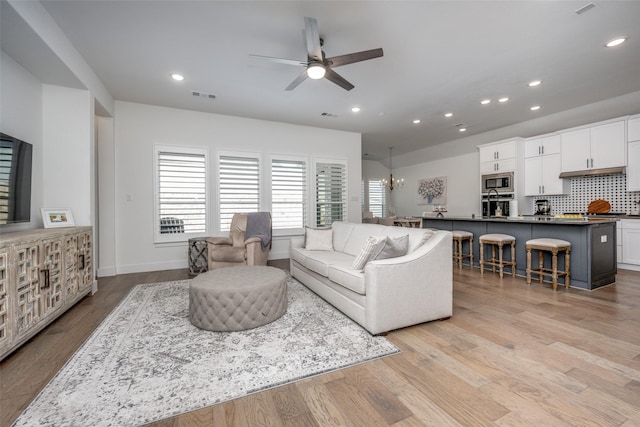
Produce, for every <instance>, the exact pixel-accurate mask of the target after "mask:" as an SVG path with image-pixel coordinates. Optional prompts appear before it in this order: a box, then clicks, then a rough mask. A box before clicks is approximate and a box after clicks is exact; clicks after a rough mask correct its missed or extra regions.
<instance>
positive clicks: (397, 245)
mask: <svg viewBox="0 0 640 427" xmlns="http://www.w3.org/2000/svg"><path fill="white" fill-rule="evenodd" d="M408 250H409V235H408V234H405V235H404V236H400V237H389V236H387V238H386V239H385V240H384V247H383V248H382V250H381V251H380V253H379V254H378V256H377V257H376V258H375V259H387V258H396V257H399V256H404V255H406V254H407V251H408Z"/></svg>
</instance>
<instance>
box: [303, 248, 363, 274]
mask: <svg viewBox="0 0 640 427" xmlns="http://www.w3.org/2000/svg"><path fill="white" fill-rule="evenodd" d="M352 262H353V257H352V256H351V255H347V254H344V253H342V252H336V251H307V257H306V260H305V264H304V266H305V267H307V268H308V269H309V270H312V271H315V272H316V273H318V274H320V275H322V276H324V277H329V266H331V265H334V264H347V265H351V263H352Z"/></svg>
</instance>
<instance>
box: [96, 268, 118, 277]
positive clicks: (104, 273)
mask: <svg viewBox="0 0 640 427" xmlns="http://www.w3.org/2000/svg"><path fill="white" fill-rule="evenodd" d="M96 274H97V275H98V277H111V276H115V275H116V268H115V267H102V268H98V271H97V272H96Z"/></svg>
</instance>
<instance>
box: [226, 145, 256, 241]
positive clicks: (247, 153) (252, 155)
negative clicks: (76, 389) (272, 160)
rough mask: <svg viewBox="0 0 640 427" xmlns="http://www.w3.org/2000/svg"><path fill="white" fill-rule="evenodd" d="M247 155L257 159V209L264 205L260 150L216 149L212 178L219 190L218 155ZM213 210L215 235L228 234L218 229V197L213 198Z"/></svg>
mask: <svg viewBox="0 0 640 427" xmlns="http://www.w3.org/2000/svg"><path fill="white" fill-rule="evenodd" d="M226 156H228V157H249V158H256V159H258V167H259V174H258V180H259V181H258V182H259V184H260V191H259V194H258V205H259V206H258V211H260V210H262V209H263V206H266V205H265V197H264V193H265V189H264V188H263V187H264V186H263V185H262V184H263V183H264V182H266V181H265V178H264V177H265V175H264V174H265V166H264V159H263V155H262V153H260V152H256V151H232V150H218V151H217V152H216V164H215V171H214V175H213V176H214V179H215V182H216V184H217V187H218V191H219V190H220V157H226ZM214 209H215V212H214V217H215V221H214V223H215V229H216V233H217V234H216V235H217V236H228V235H229V230H221V229H220V197H216V198H215V208H214Z"/></svg>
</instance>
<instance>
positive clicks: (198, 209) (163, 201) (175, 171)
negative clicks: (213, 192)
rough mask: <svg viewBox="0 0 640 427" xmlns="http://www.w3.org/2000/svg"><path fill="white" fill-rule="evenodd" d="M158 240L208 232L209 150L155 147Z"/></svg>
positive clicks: (178, 238)
mask: <svg viewBox="0 0 640 427" xmlns="http://www.w3.org/2000/svg"><path fill="white" fill-rule="evenodd" d="M154 158H155V161H154V176H155V189H156V194H155V196H156V197H155V198H156V200H155V222H154V224H155V226H154V229H155V232H154V234H155V241H156V242H173V241H185V240H187V239H188V238H190V237H196V236H206V235H208V234H209V233H208V227H207V213H208V206H209V204H208V197H207V194H208V192H207V150H206V149H199V148H189V147H170V146H164V145H156V146H155V147H154Z"/></svg>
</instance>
